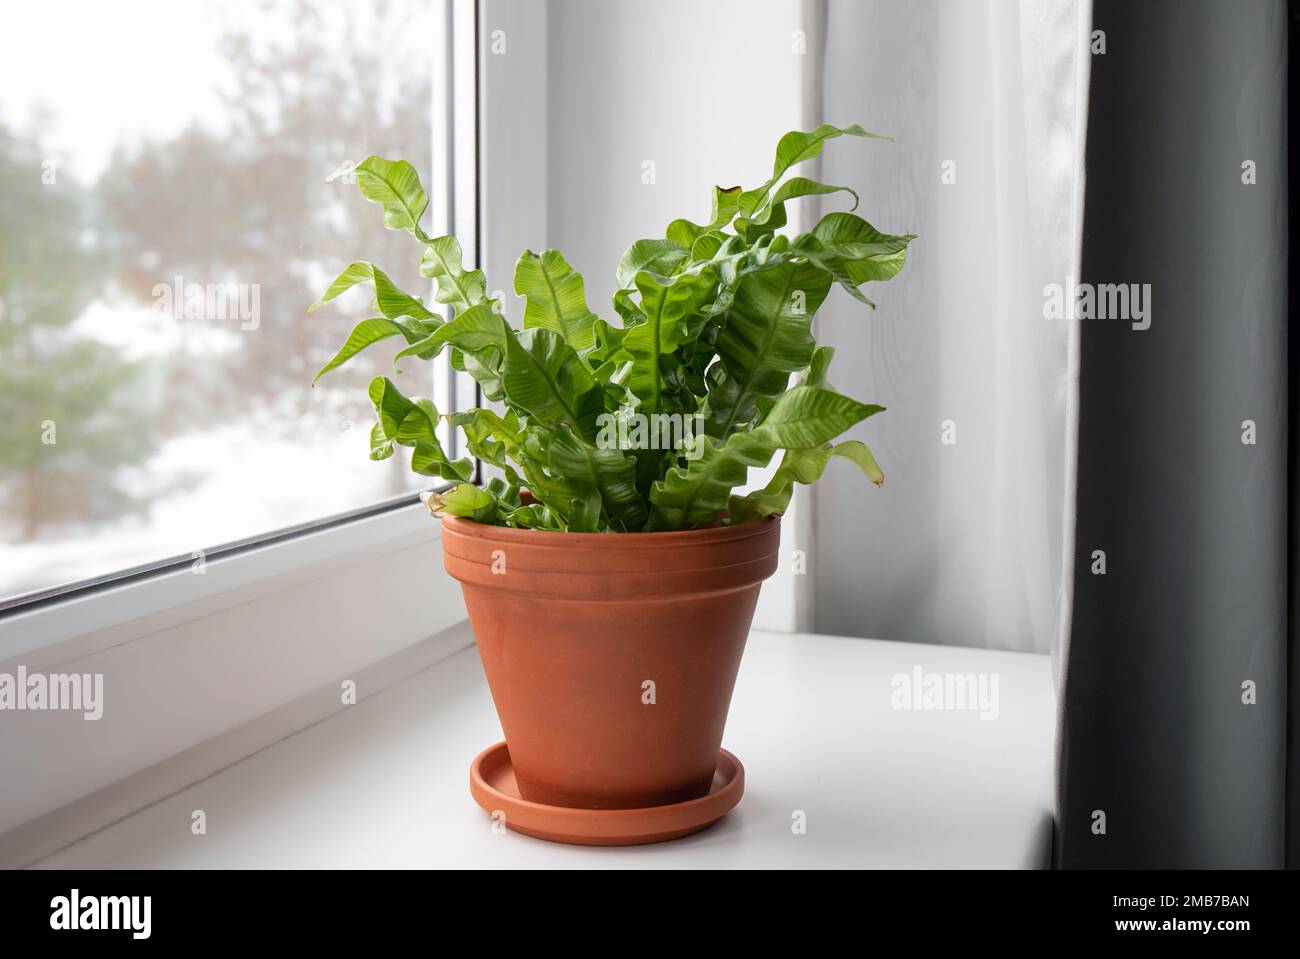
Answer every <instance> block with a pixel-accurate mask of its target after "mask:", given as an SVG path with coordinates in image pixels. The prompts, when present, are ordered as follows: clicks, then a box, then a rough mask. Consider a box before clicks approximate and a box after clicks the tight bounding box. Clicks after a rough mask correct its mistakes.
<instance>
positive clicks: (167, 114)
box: [0, 0, 445, 600]
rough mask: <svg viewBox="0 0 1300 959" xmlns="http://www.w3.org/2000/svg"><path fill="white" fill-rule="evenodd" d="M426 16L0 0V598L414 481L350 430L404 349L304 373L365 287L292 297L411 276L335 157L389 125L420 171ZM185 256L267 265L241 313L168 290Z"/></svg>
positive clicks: (320, 6) (365, 425)
mask: <svg viewBox="0 0 1300 959" xmlns="http://www.w3.org/2000/svg"><path fill="white" fill-rule="evenodd" d="M434 26H435V24H434V21H433V5H432V4H431V3H428V2H424V0H381V2H376V3H366V4H356V3H349V2H347V0H262V2H257V0H136V2H132V3H130V4H107V3H102V2H97V0H49V2H45V3H41V4H22V5H13V6H9V7H7V8H6V11H5V26H4V29H3V30H2V31H0V600H3V599H5V598H9V597H12V596H14V595H17V594H20V593H24V592H27V591H31V590H37V589H42V588H46V587H50V586H54V585H57V584H61V583H65V582H69V581H73V580H78V579H82V578H85V577H90V576H94V575H99V574H103V573H108V572H112V571H115V570H119V569H123V568H127V567H130V566H133V565H137V564H142V563H148V562H153V561H157V560H161V559H164V558H167V557H171V556H187V557H188V556H190V555H191V554H192V553H194V551H196V550H206V549H210V548H212V547H214V546H217V545H219V544H222V543H226V542H230V541H232V540H236V539H239V538H242V537H245V536H250V535H254V534H258V533H264V532H268V531H271V530H274V529H277V528H282V527H285V526H288V525H292V524H295V523H300V522H304V521H308V520H312V519H316V518H320V517H324V516H328V515H330V514H333V513H337V512H341V511H344V510H348V509H354V508H356V507H357V506H359V505H364V504H366V503H368V502H374V501H379V500H383V499H385V498H388V497H392V496H395V495H399V494H402V493H405V492H409V491H410V490H413V489H416V488H419V487H421V486H424V485H427V483H426V482H425V481H424V480H423V478H422V477H419V476H416V475H415V474H412V473H411V472H410V471H409V469H408V467H407V465H406V461H405V458H404V457H394V458H392V459H391V460H389V461H387V462H383V463H375V462H371V461H369V460H368V459H367V457H366V451H367V449H368V433H369V427H370V423H371V422H372V414H371V410H370V405H369V402H368V400H367V398H366V393H365V384H366V383H367V382H368V380H369V378H370V377H372V376H374V375H376V374H377V373H380V372H385V368H386V367H387V366H388V363H387V357H388V356H389V355H391V352H392V351H388V352H385V351H383V350H377V351H372V355H370V356H364V355H363V356H361V357H358V358H357V359H356V360H354V361H353V362H352V363H351V364H350V365H349V366H348V367H346V368H345V369H344V370H341V371H338V372H336V373H334V374H331V376H329V377H326V378H325V379H324V380H322V381H321V383H320V384H319V385H318V386H317V387H316V388H315V389H312V387H311V377H312V374H313V373H314V372H315V370H316V369H317V368H319V366H320V365H321V364H322V363H324V362H325V360H326V359H328V357H329V356H330V355H332V353H333V352H334V350H336V349H337V348H338V346H340V345H341V344H342V342H343V340H344V338H345V337H346V335H347V332H348V330H349V329H350V328H351V326H352V324H353V323H355V322H356V321H358V320H360V319H362V318H364V317H365V316H368V315H371V314H370V313H369V312H367V308H368V306H369V303H368V295H367V293H366V292H362V291H361V290H355V291H352V292H350V293H348V294H345V295H344V296H343V297H341V298H340V300H338V301H336V302H335V303H334V304H331V305H329V306H327V307H325V308H322V309H321V310H319V311H317V312H316V313H313V314H312V315H311V316H310V317H308V316H307V315H306V310H307V307H308V306H309V305H310V304H311V303H312V302H313V300H315V298H316V297H317V296H318V295H319V293H320V292H322V291H323V290H324V288H325V286H326V285H327V284H328V283H329V281H330V280H331V279H333V277H334V275H335V274H337V273H338V272H339V271H340V270H341V269H342V268H343V267H344V266H346V265H347V264H348V263H349V262H351V261H352V260H354V259H367V260H371V261H373V262H375V263H376V264H377V265H379V266H381V267H383V268H384V269H385V271H386V272H388V273H389V275H390V276H391V277H392V278H393V279H394V280H395V281H396V282H397V283H398V285H399V286H401V287H402V288H404V289H406V290H407V291H409V292H411V293H414V294H416V295H421V296H426V298H427V291H428V282H427V281H425V280H422V279H421V278H420V276H419V273H418V270H417V265H418V259H419V256H418V254H419V250H418V248H417V244H415V242H414V241H413V240H411V238H410V237H409V236H407V235H406V234H405V233H397V232H394V231H389V230H385V229H384V228H383V226H382V223H381V220H380V214H379V210H378V208H377V207H375V206H373V205H371V204H369V203H366V202H365V201H363V200H362V199H361V198H360V197H359V196H358V195H357V191H356V187H355V186H354V185H351V184H349V183H347V182H344V181H341V180H340V181H335V182H334V183H330V184H326V182H325V180H326V178H327V177H328V176H329V175H330V174H331V173H333V172H334V171H336V170H338V169H339V168H340V167H341V166H343V165H345V164H347V163H355V162H357V161H359V160H361V159H362V158H364V157H365V156H367V155H368V154H371V153H378V154H382V155H385V156H390V157H402V158H405V159H407V160H410V161H411V162H412V163H413V164H415V166H416V168H417V169H418V170H419V171H420V173H421V175H422V177H423V178H425V180H426V185H427V177H428V175H429V171H430V164H431V158H432V156H433V152H434V150H433V145H434V131H433V130H432V129H431V90H432V85H431V78H432V77H433V76H434V71H435V68H436V69H439V70H442V69H445V68H444V66H443V64H441V63H439V62H435V61H436V60H437V59H439V58H440V57H441V56H442V53H441V51H440V50H439V49H438V48H437V44H436V43H434V42H433V40H432V38H433V37H434V36H435V32H434ZM403 241H405V242H403ZM178 277H179V278H181V280H182V282H183V283H185V284H191V283H197V284H203V285H207V284H238V285H240V287H241V288H242V289H243V290H244V291H245V293H246V297H245V301H246V304H247V299H248V297H247V291H249V290H251V289H254V288H255V289H256V291H257V301H256V302H257V304H258V306H259V307H260V310H259V315H258V316H257V318H256V326H255V328H254V326H253V323H251V322H249V321H248V320H246V319H241V317H240V316H239V315H238V314H237V313H231V311H222V312H225V313H228V314H230V315H227V316H225V317H221V316H213V315H208V314H210V312H211V311H208V312H207V313H205V311H203V310H201V309H199V310H189V311H182V310H181V309H180V308H179V307H178V308H177V309H176V310H172V309H170V307H171V304H170V303H166V304H165V305H164V303H162V302H160V298H159V297H158V296H156V295H155V293H154V290H155V287H156V286H159V285H163V286H167V287H172V286H173V285H174V283H175V282H176V279H177V278H178ZM232 302H234V303H237V302H238V300H237V299H235V300H233V301H232ZM177 313H180V315H181V318H177V315H176V314H177ZM390 375H392V374H391V373H390ZM429 377H430V374H429V371H428V369H427V368H422V366H421V364H418V363H411V364H408V365H407V367H406V368H405V373H404V377H403V378H402V379H400V380H399V381H398V382H400V383H401V384H402V386H403V391H404V392H407V393H408V394H419V395H428V394H429V393H430V391H431V381H428V380H429ZM422 380H424V381H422ZM51 427H52V428H51Z"/></svg>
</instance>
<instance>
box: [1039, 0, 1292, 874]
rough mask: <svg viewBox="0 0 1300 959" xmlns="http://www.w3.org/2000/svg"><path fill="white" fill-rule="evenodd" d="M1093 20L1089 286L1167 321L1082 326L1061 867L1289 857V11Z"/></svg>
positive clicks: (1249, 7) (1120, 11)
mask: <svg viewBox="0 0 1300 959" xmlns="http://www.w3.org/2000/svg"><path fill="white" fill-rule="evenodd" d="M1093 21H1094V23H1093V26H1094V30H1100V31H1103V32H1104V43H1105V52H1104V53H1094V55H1093V58H1092V82H1091V91H1090V105H1089V119H1088V144H1087V192H1086V206H1085V216H1084V242H1083V265H1082V270H1081V276H1080V281H1081V286H1085V287H1086V286H1087V285H1094V286H1099V285H1101V284H1121V283H1122V284H1139V285H1141V284H1150V291H1151V296H1150V327H1149V328H1148V329H1145V330H1138V329H1134V328H1133V323H1132V322H1130V321H1128V320H1125V319H1122V318H1100V317H1094V318H1084V319H1082V320H1081V330H1082V333H1081V337H1082V339H1081V354H1080V384H1079V391H1080V393H1079V455H1078V488H1077V497H1078V500H1077V527H1076V534H1075V572H1074V610H1073V619H1072V627H1071V630H1070V635H1069V639H1068V643H1067V645H1066V646H1065V649H1064V657H1063V673H1062V683H1061V696H1062V700H1061V703H1062V706H1061V709H1062V712H1061V731H1060V732H1061V735H1060V737H1059V749H1060V753H1059V756H1058V764H1057V775H1058V784H1057V785H1058V795H1057V798H1058V802H1057V806H1058V808H1057V824H1056V841H1055V861H1056V864H1057V865H1058V866H1060V867H1064V868H1079V867H1082V868H1088V867H1146V866H1151V867H1159V866H1164V867H1210V868H1213V867H1280V866H1282V865H1284V863H1285V861H1286V850H1287V835H1286V830H1287V803H1288V795H1287V781H1288V768H1287V767H1288V742H1287V728H1288V718H1287V686H1288V682H1287V680H1288V611H1289V608H1290V603H1289V598H1288V586H1289V585H1290V574H1289V570H1288V537H1287V531H1288V522H1289V517H1290V514H1291V512H1292V511H1291V510H1290V509H1288V501H1289V500H1290V499H1291V497H1290V496H1289V494H1288V490H1289V486H1288V462H1287V457H1288V448H1289V446H1290V441H1289V435H1288V392H1287V386H1288V375H1287V370H1288V341H1287V317H1286V309H1287V276H1288V263H1287V255H1288V245H1287V231H1288V222H1289V221H1288V216H1287V204H1288V189H1287V176H1288V166H1287V162H1288V161H1287V146H1286V143H1287V123H1286V108H1287V107H1286V105H1287V97H1286V84H1287V31H1288V26H1289V25H1290V23H1291V20H1290V18H1289V16H1288V10H1287V4H1286V3H1285V2H1284V0H1236V2H1224V0H1143V2H1132V0H1097V2H1096V3H1095V5H1094V13H1093ZM1250 180H1253V182H1247V181H1250ZM1292 501H1294V500H1292ZM1296 502H1300V501H1296ZM1103 553H1104V557H1103V555H1102V554H1103ZM1103 562H1104V572H1103V571H1102V570H1103V566H1102V563H1103ZM1291 568H1292V569H1294V562H1292V564H1291ZM1293 649H1294V641H1293ZM1291 670H1292V671H1291V674H1290V675H1291V677H1292V680H1293V682H1292V683H1291V686H1292V688H1293V689H1295V690H1296V691H1297V698H1298V699H1300V682H1295V681H1294V680H1295V677H1296V672H1295V655H1294V653H1293V655H1292V660H1291ZM1291 726H1292V728H1293V729H1294V728H1295V718H1294V714H1293V715H1292V720H1291ZM1292 744H1293V745H1294V737H1293V739H1292ZM1295 760H1296V755H1295V753H1294V752H1293V753H1292V762H1291V768H1290V775H1291V782H1292V784H1293V790H1292V793H1291V799H1290V802H1291V807H1290V808H1291V810H1292V812H1291V817H1290V818H1291V825H1292V827H1293V828H1296V827H1300V819H1298V818H1297V811H1296V810H1297V806H1296V800H1295V797H1296V792H1295V791H1294V784H1295V783H1296V761H1295ZM1103 817H1104V818H1103ZM1291 848H1292V850H1295V848H1296V842H1295V837H1294V835H1293V836H1292V840H1291ZM1293 860H1294V854H1293Z"/></svg>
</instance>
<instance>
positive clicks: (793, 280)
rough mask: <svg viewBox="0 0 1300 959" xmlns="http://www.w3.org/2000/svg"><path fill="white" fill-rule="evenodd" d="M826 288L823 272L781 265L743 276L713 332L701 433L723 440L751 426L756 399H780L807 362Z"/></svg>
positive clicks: (805, 266)
mask: <svg viewBox="0 0 1300 959" xmlns="http://www.w3.org/2000/svg"><path fill="white" fill-rule="evenodd" d="M829 290H830V277H829V276H828V275H827V274H826V273H825V271H823V270H820V269H817V268H816V267H813V266H810V265H808V264H797V263H793V262H782V263H778V264H776V265H775V266H770V267H768V268H766V269H761V270H755V271H753V272H751V273H747V274H745V275H744V276H742V277H741V278H740V280H739V282H738V284H737V287H736V294H735V299H734V301H733V303H732V305H731V309H730V312H729V313H728V317H727V323H726V326H725V327H723V328H722V330H721V332H720V333H719V334H718V342H717V353H718V359H719V363H718V364H717V365H716V366H715V367H714V368H713V369H712V370H710V380H709V383H708V385H709V393H708V398H707V400H706V402H705V404H704V414H705V430H706V432H707V433H708V434H709V435H710V436H713V437H715V438H718V439H722V438H725V437H726V436H728V435H729V434H730V433H731V432H732V431H733V430H734V429H736V428H737V427H738V426H741V425H743V424H745V423H750V422H753V420H754V419H755V418H756V417H757V416H758V413H759V403H758V401H759V400H760V399H762V398H764V397H767V398H773V397H776V396H778V395H780V394H781V393H782V392H783V391H784V390H785V388H786V385H787V384H788V383H789V381H790V374H791V373H794V372H797V371H799V370H802V369H803V368H804V367H806V366H807V365H808V363H809V361H810V360H811V359H812V354H813V347H814V346H815V345H816V344H815V343H814V341H813V337H812V315H813V314H814V313H816V312H817V309H818V308H819V307H820V306H821V304H822V301H823V300H825V299H826V294H827V293H828V292H829Z"/></svg>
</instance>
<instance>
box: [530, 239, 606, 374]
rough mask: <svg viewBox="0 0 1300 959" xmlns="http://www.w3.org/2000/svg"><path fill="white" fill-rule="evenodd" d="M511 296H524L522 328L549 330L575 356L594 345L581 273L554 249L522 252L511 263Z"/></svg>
mask: <svg viewBox="0 0 1300 959" xmlns="http://www.w3.org/2000/svg"><path fill="white" fill-rule="evenodd" d="M515 293H517V294H519V295H520V296H522V297H524V298H525V300H526V304H525V306H524V329H526V330H527V329H533V328H540V329H544V330H552V331H554V332H556V333H559V334H560V335H561V336H563V337H564V339H565V341H566V342H568V344H569V345H570V346H571V347H573V348H574V349H575V350H577V351H578V352H579V353H585V352H586V351H587V350H590V349H591V348H592V347H593V346H595V345H596V334H595V330H594V326H595V323H596V320H597V316H596V314H595V313H593V312H591V310H589V309H588V308H587V297H586V294H585V292H584V291H583V284H582V274H581V273H579V272H578V271H577V270H575V269H573V267H571V266H569V264H568V263H567V262H566V261H565V259H564V257H563V256H562V255H561V254H560V252H559V251H558V250H546V251H544V252H543V253H542V255H541V256H538V255H537V254H536V253H534V252H533V251H532V250H525V251H524V253H523V255H522V256H521V257H519V261H518V262H517V263H516V264H515Z"/></svg>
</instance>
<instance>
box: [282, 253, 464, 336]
mask: <svg viewBox="0 0 1300 959" xmlns="http://www.w3.org/2000/svg"><path fill="white" fill-rule="evenodd" d="M358 283H370V284H372V285H373V286H374V289H375V307H376V309H378V310H379V312H380V313H382V314H383V315H384V316H385V317H387V318H388V319H390V320H396V319H400V318H402V317H405V316H409V317H414V318H415V319H417V320H435V321H437V322H441V320H440V319H439V318H438V317H437V316H435V315H434V314H433V313H431V312H430V311H429V309H428V308H427V307H425V305H424V304H423V303H421V302H420V301H419V299H417V298H416V297H414V296H411V294H409V293H404V292H403V291H402V290H400V289H398V287H397V284H396V283H394V282H393V281H392V280H390V279H389V278H388V274H387V273H385V272H384V271H383V270H381V269H380V268H379V267H377V266H375V265H374V264H373V263H367V262H365V261H364V260H358V261H357V262H355V263H351V264H349V265H348V267H347V269H345V270H344V271H343V272H342V273H340V274H339V275H338V276H337V277H335V278H334V282H333V283H331V284H330V285H329V289H327V290H326V291H325V292H324V293H323V294H321V298H320V299H319V300H317V301H316V302H315V303H313V304H312V305H311V306H309V307H307V312H308V313H314V312H316V310H317V309H319V308H320V307H321V306H322V305H323V304H325V303H328V302H329V301H330V300H332V299H334V298H335V297H337V296H338V295H339V294H341V293H344V292H346V291H347V290H350V289H352V287H354V286H356V285H357V284H358Z"/></svg>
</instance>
